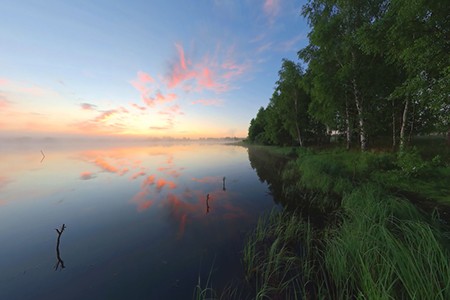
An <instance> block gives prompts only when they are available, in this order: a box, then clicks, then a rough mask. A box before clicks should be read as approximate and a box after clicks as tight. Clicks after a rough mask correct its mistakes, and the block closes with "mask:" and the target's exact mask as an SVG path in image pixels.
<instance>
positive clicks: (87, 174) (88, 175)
mask: <svg viewBox="0 0 450 300" xmlns="http://www.w3.org/2000/svg"><path fill="white" fill-rule="evenodd" d="M93 178H95V174H93V173H92V172H89V171H88V172H82V173H81V174H80V179H81V180H89V179H93Z"/></svg>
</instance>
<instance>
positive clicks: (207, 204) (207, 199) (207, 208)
mask: <svg viewBox="0 0 450 300" xmlns="http://www.w3.org/2000/svg"><path fill="white" fill-rule="evenodd" d="M209 209H210V207H209V194H207V195H206V213H209Z"/></svg>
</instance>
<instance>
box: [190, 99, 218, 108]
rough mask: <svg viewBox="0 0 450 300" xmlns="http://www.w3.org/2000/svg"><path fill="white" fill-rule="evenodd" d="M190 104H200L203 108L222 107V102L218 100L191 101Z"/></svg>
mask: <svg viewBox="0 0 450 300" xmlns="http://www.w3.org/2000/svg"><path fill="white" fill-rule="evenodd" d="M191 104H200V105H204V106H222V104H223V101H222V100H220V99H198V100H195V101H192V102H191Z"/></svg>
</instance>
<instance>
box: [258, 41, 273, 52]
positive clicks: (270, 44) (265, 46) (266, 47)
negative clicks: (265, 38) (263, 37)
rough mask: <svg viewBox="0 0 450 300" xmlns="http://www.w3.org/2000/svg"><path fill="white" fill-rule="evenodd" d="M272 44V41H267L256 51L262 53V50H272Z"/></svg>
mask: <svg viewBox="0 0 450 300" xmlns="http://www.w3.org/2000/svg"><path fill="white" fill-rule="evenodd" d="M272 44H273V43H272V42H267V43H265V44H263V45H261V46H259V47H258V48H257V49H256V52H257V53H262V52H265V51H267V50H270V47H272Z"/></svg>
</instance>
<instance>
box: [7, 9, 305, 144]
mask: <svg viewBox="0 0 450 300" xmlns="http://www.w3.org/2000/svg"><path fill="white" fill-rule="evenodd" d="M303 4H304V1H295V0H183V1H182V0H179V1H175V0H152V1H110V0H95V1H90V0H86V1H82V0H78V1H59V0H56V1H53V0H44V1H42V0H38V1H28V0H24V1H16V0H12V1H9V0H1V1H0V137H2V136H3V137H4V136H11V137H12V136H42V137H43V136H48V137H63V136H90V137H97V136H119V137H123V136H132V137H174V138H185V137H186V138H200V137H226V136H231V137H232V136H237V137H245V136H247V130H248V126H249V123H250V120H251V119H252V118H253V117H254V116H255V115H256V113H257V110H258V109H259V107H261V106H266V105H267V103H268V102H269V99H270V97H271V95H272V93H273V90H274V86H275V82H276V81H277V78H278V70H279V69H280V67H281V60H282V59H283V58H287V59H292V60H297V51H298V50H300V49H301V48H303V47H305V46H306V45H307V42H308V40H307V34H308V30H309V29H308V26H307V23H306V20H305V19H304V18H303V17H302V16H301V15H300V10H301V7H302V5H303Z"/></svg>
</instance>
